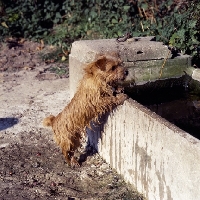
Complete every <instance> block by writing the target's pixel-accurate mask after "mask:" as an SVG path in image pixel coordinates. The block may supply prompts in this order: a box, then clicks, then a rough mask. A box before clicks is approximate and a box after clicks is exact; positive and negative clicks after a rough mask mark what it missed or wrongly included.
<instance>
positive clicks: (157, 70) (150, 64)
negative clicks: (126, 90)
mask: <svg viewBox="0 0 200 200" xmlns="http://www.w3.org/2000/svg"><path fill="white" fill-rule="evenodd" d="M164 62H165V61H164V59H163V60H147V61H135V62H124V66H125V67H127V69H128V71H129V76H128V77H127V79H126V84H125V85H128V84H129V83H131V82H133V80H134V81H135V84H136V85H141V84H145V83H146V82H149V81H150V82H152V81H155V80H158V79H160V80H163V79H167V78H180V77H181V76H183V75H184V74H185V73H184V72H188V69H189V68H191V57H190V56H185V55H184V56H182V55H181V56H178V57H175V58H174V59H167V60H166V62H165V64H164V65H163V63H164ZM190 75H191V74H190Z"/></svg>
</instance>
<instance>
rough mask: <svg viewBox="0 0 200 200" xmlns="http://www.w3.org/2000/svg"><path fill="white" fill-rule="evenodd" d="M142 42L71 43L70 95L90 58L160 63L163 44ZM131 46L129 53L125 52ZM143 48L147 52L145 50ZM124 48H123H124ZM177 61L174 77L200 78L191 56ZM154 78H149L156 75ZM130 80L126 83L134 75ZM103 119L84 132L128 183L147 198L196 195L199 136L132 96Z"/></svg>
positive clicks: (199, 189) (199, 194)
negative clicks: (114, 57)
mask: <svg viewBox="0 0 200 200" xmlns="http://www.w3.org/2000/svg"><path fill="white" fill-rule="evenodd" d="M133 41H135V39H133ZM140 41H143V42H141V43H140V44H139V43H137V45H135V47H134V46H132V47H131V44H132V43H131V40H129V41H126V42H124V43H120V44H117V42H116V40H114V39H113V40H97V41H79V42H75V43H73V45H72V51H71V54H70V60H69V64H70V65H69V66H70V93H71V97H72V96H73V95H74V93H75V91H76V87H77V84H78V82H79V80H80V78H81V77H82V72H83V66H84V64H86V63H88V62H91V61H93V60H94V59H95V57H96V55H98V54H106V53H108V52H116V53H118V54H119V55H121V58H122V60H123V61H124V62H128V64H127V65H129V68H130V69H129V70H132V71H134V67H135V66H134V65H133V66H130V62H133V63H135V62H138V64H137V65H138V67H139V66H140V64H139V62H140V61H141V62H144V61H145V62H148V61H149V60H150V59H151V61H152V60H153V61H155V62H157V61H158V62H161V61H164V59H165V58H166V56H167V54H168V49H166V48H167V47H166V46H164V45H162V44H161V43H159V44H154V43H157V42H155V41H151V39H150V38H141V39H140ZM152 42H153V43H152ZM132 45H133V44H132ZM140 45H141V46H140ZM144 45H145V46H144ZM129 46H130V51H128V49H129ZM147 46H148V48H147V49H149V51H147V52H145V47H147ZM123 48H125V49H126V51H125V52H123V51H122V49H123ZM133 48H138V49H136V50H134V49H133ZM154 48H156V49H157V52H160V53H159V55H158V54H157V53H153V50H154ZM159 48H160V50H159ZM141 49H142V50H141ZM138 51H142V52H143V57H142V60H140V58H139V57H137V55H139V56H141V55H140V54H137V52H138ZM134 52H136V55H133V57H132V58H133V59H134V60H135V61H134V60H133V59H132V58H131V56H130V54H134ZM161 52H163V54H162V53H161ZM126 55H128V57H127V56H126ZM145 55H147V56H146V58H145ZM150 55H152V56H150ZM155 55H156V56H157V57H155ZM179 59H181V62H182V63H185V64H184V65H183V66H182V67H183V68H182V69H181V70H180V69H179V72H178V73H177V71H176V73H175V76H174V77H180V76H182V75H183V73H184V72H183V71H188V72H189V73H190V75H191V76H192V78H194V79H195V80H198V81H200V72H199V71H198V70H194V69H192V68H191V67H190V59H189V57H185V58H183V59H182V58H179ZM184 59H185V60H184ZM169 62H173V61H172V60H170V61H169ZM161 63H163V62H161ZM169 66H170V65H169ZM174 67H176V66H174ZM177 67H179V68H180V65H179V64H177ZM145 68H149V69H150V71H151V72H152V71H153V70H154V71H155V70H156V67H155V68H151V67H150V65H147V66H145ZM158 70H160V64H159V65H157V71H156V73H157V76H159V75H160V74H159V73H158ZM156 73H155V74H156ZM163 73H165V72H163ZM167 73H168V72H167ZM133 74H134V76H135V77H134V78H138V77H139V75H141V72H140V73H137V70H135V71H134V73H133ZM157 76H155V77H154V78H153V79H151V81H153V80H156V78H157V79H158V77H157ZM163 76H165V75H164V74H163ZM170 76H171V75H170ZM129 78H130V79H129V83H130V82H131V81H132V77H129ZM165 78H167V77H165ZM137 80H138V82H137V83H136V84H141V83H142V82H146V81H147V79H145V80H143V79H140V78H138V79H137ZM104 121H105V123H103V124H101V125H99V126H98V125H96V126H94V129H93V131H91V130H88V137H89V142H90V144H91V145H93V146H94V147H95V148H96V149H97V150H98V152H99V154H100V155H101V156H102V157H103V158H104V159H105V160H106V161H107V162H108V163H109V164H110V165H111V167H112V168H114V169H116V170H117V172H118V173H119V174H121V175H122V176H123V177H124V179H125V180H126V181H127V182H129V183H131V184H133V186H134V187H135V188H136V189H137V190H138V191H139V192H141V193H143V194H144V196H145V197H146V198H147V199H149V200H197V199H200V141H199V140H198V139H196V138H194V137H192V136H191V135H190V134H189V133H187V132H185V131H183V130H181V129H180V128H178V127H176V126H175V125H173V124H171V123H170V122H168V121H167V120H165V119H163V118H161V117H160V116H158V115H157V114H155V113H153V112H151V111H150V110H149V109H147V108H146V107H144V106H142V105H141V104H139V103H137V102H136V101H134V100H132V99H128V100H126V101H125V102H124V104H123V105H121V106H118V107H117V108H116V109H115V110H114V111H113V112H111V113H110V114H109V115H108V116H106V117H105V119H104Z"/></svg>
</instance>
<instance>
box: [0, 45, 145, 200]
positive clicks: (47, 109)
mask: <svg viewBox="0 0 200 200" xmlns="http://www.w3.org/2000/svg"><path fill="white" fill-rule="evenodd" d="M40 49H41V47H40V44H37V43H33V42H29V41H25V42H23V43H19V44H18V43H17V44H15V43H7V44H6V43H4V44H0V199H1V200H11V199H12V200H24V199H25V200H26V199H27V200H29V199H30V200H31V199H48V200H51V199H60V200H61V199H63V200H80V199H82V200H83V199H87V200H89V199H90V200H92V199H113V200H114V199H124V200H125V199H126V200H131V199H134V200H143V199H144V198H143V197H142V196H141V195H140V194H138V193H137V192H136V191H134V190H133V188H132V187H131V186H130V185H127V184H125V182H124V181H123V179H122V178H121V177H120V176H119V175H118V174H117V173H116V172H115V171H114V170H112V169H111V168H110V167H109V165H108V164H107V163H105V161H104V160H103V159H102V158H101V157H100V156H99V155H98V153H96V152H95V150H93V149H92V148H90V147H88V148H87V150H88V151H87V160H86V161H85V162H83V163H82V166H81V167H80V168H76V169H71V168H70V167H69V166H68V165H67V164H66V162H65V161H64V158H63V156H62V154H61V151H60V149H59V148H58V147H57V146H56V145H55V143H54V141H53V139H52V131H51V130H50V129H47V128H44V127H43V126H42V123H41V122H42V119H43V118H44V117H45V116H48V115H49V114H57V113H58V112H60V111H61V110H62V109H63V108H64V106H65V105H66V104H67V103H68V101H69V80H68V78H67V73H66V74H65V75H62V77H61V76H59V75H58V74H55V73H52V72H50V71H49V70H48V69H50V68H52V67H58V68H59V67H60V66H59V65H60V64H58V63H53V62H48V63H45V62H43V61H42V60H41V59H40V58H39V56H38V54H39V53H40V51H39V50H40ZM46 50H47V51H48V48H47V49H46ZM66 67H67V66H66ZM83 144H84V145H83V147H82V148H80V150H79V152H81V151H83V149H84V146H85V143H83ZM79 154H80V153H79ZM79 154H77V155H79Z"/></svg>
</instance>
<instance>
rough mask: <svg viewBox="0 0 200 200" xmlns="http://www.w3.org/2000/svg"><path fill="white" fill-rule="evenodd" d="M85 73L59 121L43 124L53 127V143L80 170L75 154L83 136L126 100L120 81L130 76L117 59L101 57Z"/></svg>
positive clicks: (88, 66) (60, 114) (57, 119)
mask: <svg viewBox="0 0 200 200" xmlns="http://www.w3.org/2000/svg"><path fill="white" fill-rule="evenodd" d="M84 70H85V75H84V77H83V79H82V80H81V82H80V85H79V87H78V89H77V92H76V94H75V95H74V97H73V99H72V100H71V102H70V103H69V104H68V105H67V106H66V107H65V108H64V110H63V111H62V112H61V113H59V114H58V115H57V116H56V117H54V116H53V115H51V116H49V117H47V118H45V119H44V122H43V124H44V125H46V126H52V129H53V131H54V139H55V141H56V143H57V144H58V145H59V146H60V147H61V149H62V153H63V155H64V157H65V158H66V161H67V162H68V163H69V164H70V165H72V166H79V164H78V162H77V161H76V160H75V158H74V151H75V150H76V149H77V148H78V147H79V146H80V139H81V134H82V133H83V132H85V128H86V126H90V121H91V120H97V118H98V117H99V116H101V115H102V114H104V113H105V112H107V111H110V110H112V109H113V108H114V107H115V106H116V105H119V104H122V103H123V102H124V100H125V99H126V98H127V96H126V95H125V94H123V93H121V91H120V90H118V89H117V86H116V83H117V81H119V80H124V78H125V77H126V75H127V73H126V71H125V69H124V68H123V67H122V66H120V62H119V60H118V59H116V58H113V57H109V56H100V57H99V58H98V59H97V60H96V61H94V62H92V63H90V64H88V65H87V66H86V68H85V69H84Z"/></svg>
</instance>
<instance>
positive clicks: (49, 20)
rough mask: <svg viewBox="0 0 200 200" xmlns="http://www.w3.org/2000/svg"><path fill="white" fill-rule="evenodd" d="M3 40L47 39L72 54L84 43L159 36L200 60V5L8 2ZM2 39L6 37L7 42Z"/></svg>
mask: <svg viewBox="0 0 200 200" xmlns="http://www.w3.org/2000/svg"><path fill="white" fill-rule="evenodd" d="M0 8H1V9H0V15H1V18H0V35H1V36H2V38H3V37H5V36H15V37H26V38H32V39H36V40H38V39H44V40H45V41H46V42H47V43H49V44H54V45H58V46H60V47H61V48H62V49H63V50H64V51H67V52H69V51H70V45H71V43H72V42H73V41H74V40H78V39H99V38H113V37H114V38H115V37H117V36H119V35H123V34H124V33H126V32H130V33H132V35H133V36H149V35H154V36H156V38H157V40H160V41H163V42H164V43H165V44H168V45H172V46H174V47H176V48H178V49H180V50H181V51H182V52H183V53H189V54H192V55H195V56H196V57H198V54H197V53H196V52H197V51H196V49H197V48H198V45H199V39H200V34H199V33H200V17H199V11H200V2H199V1H198V0H192V1H187V0H173V1H172V0H168V1H161V0H157V1H153V0H126V1H124V0H80V1H74V0H59V1H56V0H53V1H50V0H27V1H23V0H8V1H0ZM1 36H0V37H1Z"/></svg>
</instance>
